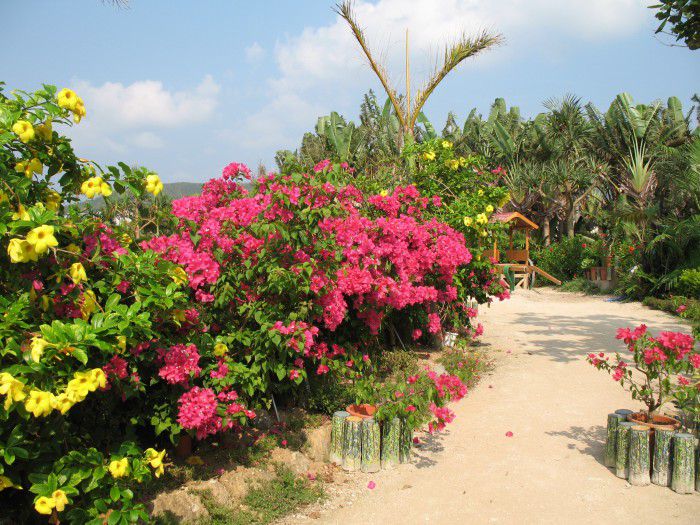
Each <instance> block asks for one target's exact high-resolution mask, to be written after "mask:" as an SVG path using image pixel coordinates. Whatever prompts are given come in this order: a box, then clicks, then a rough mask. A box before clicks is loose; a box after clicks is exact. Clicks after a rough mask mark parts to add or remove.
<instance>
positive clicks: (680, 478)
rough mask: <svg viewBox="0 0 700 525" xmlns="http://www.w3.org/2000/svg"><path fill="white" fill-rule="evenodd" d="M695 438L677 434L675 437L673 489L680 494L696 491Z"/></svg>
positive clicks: (689, 435) (690, 435)
mask: <svg viewBox="0 0 700 525" xmlns="http://www.w3.org/2000/svg"><path fill="white" fill-rule="evenodd" d="M695 461H696V460H695V436H694V435H692V434H684V433H681V432H677V433H676V434H674V436H673V474H672V476H671V488H672V489H673V490H674V491H676V492H678V493H679V494H690V493H691V492H693V491H694V490H695Z"/></svg>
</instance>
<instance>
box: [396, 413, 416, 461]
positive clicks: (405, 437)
mask: <svg viewBox="0 0 700 525" xmlns="http://www.w3.org/2000/svg"><path fill="white" fill-rule="evenodd" d="M399 439H400V441H399V462H400V463H410V461H411V442H412V441H413V429H412V428H411V427H409V426H408V425H407V424H406V421H402V422H401V436H400V437H399Z"/></svg>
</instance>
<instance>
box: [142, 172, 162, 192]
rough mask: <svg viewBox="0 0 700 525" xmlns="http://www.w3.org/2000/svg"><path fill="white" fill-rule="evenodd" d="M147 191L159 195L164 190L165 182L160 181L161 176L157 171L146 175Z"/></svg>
mask: <svg viewBox="0 0 700 525" xmlns="http://www.w3.org/2000/svg"><path fill="white" fill-rule="evenodd" d="M146 191H147V192H148V193H152V194H153V195H158V194H159V193H160V192H161V191H163V183H162V182H161V181H160V177H159V176H158V175H156V174H155V173H152V174H151V175H148V176H147V177H146Z"/></svg>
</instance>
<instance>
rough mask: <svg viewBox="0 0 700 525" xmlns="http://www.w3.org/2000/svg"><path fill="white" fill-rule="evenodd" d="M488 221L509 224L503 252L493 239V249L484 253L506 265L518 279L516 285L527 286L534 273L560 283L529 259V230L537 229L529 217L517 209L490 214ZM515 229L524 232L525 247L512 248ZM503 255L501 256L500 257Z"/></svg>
mask: <svg viewBox="0 0 700 525" xmlns="http://www.w3.org/2000/svg"><path fill="white" fill-rule="evenodd" d="M489 222H492V223H493V222H500V223H503V224H507V225H508V226H509V230H508V239H509V246H508V249H507V250H504V251H503V254H501V252H500V251H499V250H498V240H497V239H494V242H493V249H492V250H489V251H488V252H487V253H486V255H488V256H489V257H493V258H494V259H495V260H496V263H497V264H496V265H497V266H499V267H500V268H501V270H505V268H506V267H508V268H509V269H510V270H511V271H512V272H513V273H514V274H515V277H516V279H519V280H518V286H522V287H523V288H528V287H530V286H532V284H533V283H534V281H535V275H536V274H540V275H541V276H542V277H544V278H545V279H547V280H549V281H552V282H553V283H555V284H557V285H560V284H561V281H560V280H559V279H556V278H555V277H552V276H551V275H550V274H548V273H547V272H545V271H544V270H542V269H541V268H538V267H537V266H535V265H534V264H533V263H532V260H531V259H530V232H531V231H533V230H537V229H538V228H539V227H538V226H537V224H535V223H534V222H532V221H531V220H530V219H528V218H527V217H525V216H524V215H523V214H521V213H518V212H517V211H508V212H499V213H494V214H493V215H491V218H490V219H489ZM516 231H523V232H524V233H525V249H524V250H516V249H515V248H513V234H514V233H515V232H516ZM501 255H503V257H501Z"/></svg>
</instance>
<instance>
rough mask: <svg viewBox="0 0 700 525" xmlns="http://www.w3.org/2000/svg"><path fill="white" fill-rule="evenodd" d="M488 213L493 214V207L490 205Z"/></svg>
mask: <svg viewBox="0 0 700 525" xmlns="http://www.w3.org/2000/svg"><path fill="white" fill-rule="evenodd" d="M486 213H493V206H491V205H490V204H489V205H488V206H486Z"/></svg>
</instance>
